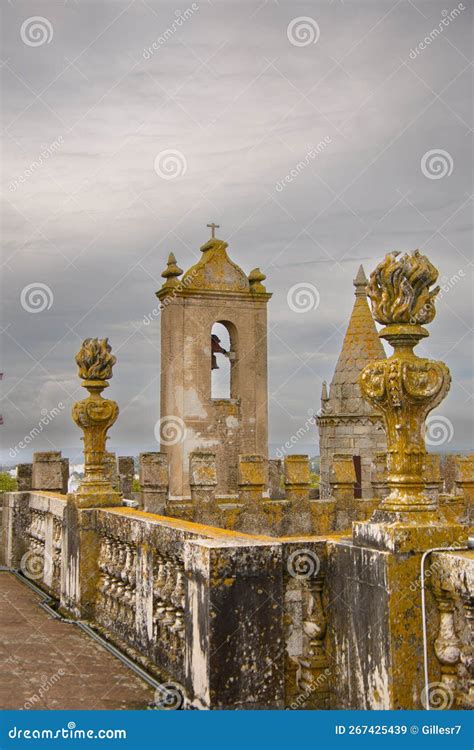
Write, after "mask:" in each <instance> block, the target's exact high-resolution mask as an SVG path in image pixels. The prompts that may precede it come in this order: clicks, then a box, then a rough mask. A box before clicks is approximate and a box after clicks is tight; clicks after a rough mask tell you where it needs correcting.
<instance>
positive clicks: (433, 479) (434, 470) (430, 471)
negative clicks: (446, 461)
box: [424, 453, 443, 500]
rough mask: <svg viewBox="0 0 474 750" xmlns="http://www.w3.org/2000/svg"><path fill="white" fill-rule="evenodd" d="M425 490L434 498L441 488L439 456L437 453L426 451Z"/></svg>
mask: <svg viewBox="0 0 474 750" xmlns="http://www.w3.org/2000/svg"><path fill="white" fill-rule="evenodd" d="M424 475H425V490H426V492H427V493H428V494H429V495H430V496H431V497H433V498H435V499H436V500H438V498H439V493H440V492H442V489H443V479H442V477H441V456H440V455H439V454H438V453H427V454H426V456H425V471H424Z"/></svg>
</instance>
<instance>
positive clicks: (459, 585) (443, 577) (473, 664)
mask: <svg viewBox="0 0 474 750" xmlns="http://www.w3.org/2000/svg"><path fill="white" fill-rule="evenodd" d="M431 558H432V559H431V561H430V570H431V572H432V575H431V576H430V578H429V588H430V590H431V593H432V594H433V597H434V600H435V602H436V609H437V613H438V617H437V618H436V620H435V622H436V625H435V628H434V629H433V628H432V633H431V636H432V656H431V659H430V665H429V666H430V671H429V674H430V678H429V683H430V689H429V700H430V704H431V706H432V707H433V708H453V709H455V708H463V709H471V710H472V709H474V550H470V551H465V552H463V551H453V552H434V553H433V554H432V555H431Z"/></svg>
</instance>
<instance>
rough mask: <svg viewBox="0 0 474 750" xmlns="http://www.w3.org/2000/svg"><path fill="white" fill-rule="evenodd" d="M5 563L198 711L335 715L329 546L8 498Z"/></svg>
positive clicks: (40, 496) (44, 499)
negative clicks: (331, 710)
mask: <svg viewBox="0 0 474 750" xmlns="http://www.w3.org/2000/svg"><path fill="white" fill-rule="evenodd" d="M7 508H8V513H7V523H8V528H7V529H6V535H7V536H8V538H9V539H10V543H9V553H8V555H7V557H8V562H7V564H8V565H9V566H10V567H13V568H19V569H21V570H23V572H24V573H25V575H28V572H27V568H26V566H25V560H26V562H28V561H29V560H30V558H31V559H32V560H33V561H34V569H31V573H32V575H31V578H34V582H35V583H36V584H37V585H38V586H40V587H41V588H43V589H44V590H45V591H46V592H47V593H49V594H50V595H51V596H53V597H55V598H56V599H57V600H58V607H59V609H60V611H61V612H62V613H63V614H64V615H66V616H69V617H72V618H78V619H81V620H83V621H87V622H89V623H90V624H91V625H92V627H94V628H95V629H96V630H98V631H99V632H100V633H101V634H102V635H103V636H105V637H106V638H107V639H108V640H111V641H113V642H114V643H115V644H116V645H117V646H118V647H119V648H121V649H122V650H123V651H124V652H125V653H127V654H128V655H129V656H130V657H131V658H133V659H134V660H135V661H137V662H138V663H140V664H141V665H142V666H144V667H145V668H146V669H147V670H148V671H149V672H150V673H152V674H154V675H155V677H156V678H157V679H159V680H160V681H162V682H173V683H177V684H178V686H180V689H182V692H183V695H185V696H186V701H187V705H188V706H190V707H195V708H283V707H289V708H294V709H299V708H326V707H328V705H329V698H330V683H331V680H332V672H331V670H329V671H327V670H328V659H327V655H326V633H327V631H328V630H329V629H330V623H327V622H326V615H325V604H324V600H325V597H326V593H325V591H324V588H323V584H324V580H325V571H326V540H325V539H324V538H321V537H320V538H318V539H316V540H314V539H309V538H308V537H301V538H291V539H289V538H280V539H272V538H270V537H265V536H251V535H247V534H244V533H242V532H232V531H228V530H224V529H219V528H216V527H211V526H205V525H201V524H196V523H192V522H187V521H182V520H179V519H172V518H167V517H163V516H157V515H153V514H150V513H145V512H143V511H138V510H133V509H131V508H122V507H117V508H85V509H78V508H77V507H76V506H75V504H74V502H72V499H71V498H70V499H69V501H68V502H67V503H66V502H65V498H63V497H61V496H54V495H53V493H35V492H31V493H9V494H8V495H7Z"/></svg>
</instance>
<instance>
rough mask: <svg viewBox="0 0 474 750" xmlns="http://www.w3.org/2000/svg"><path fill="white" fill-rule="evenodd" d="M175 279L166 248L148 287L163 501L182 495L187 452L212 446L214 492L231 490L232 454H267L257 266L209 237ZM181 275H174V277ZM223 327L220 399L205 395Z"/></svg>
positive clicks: (263, 303) (263, 314)
mask: <svg viewBox="0 0 474 750" xmlns="http://www.w3.org/2000/svg"><path fill="white" fill-rule="evenodd" d="M211 227H212V235H213V236H212V237H211V238H210V239H209V240H208V242H206V243H205V244H204V245H203V246H202V247H201V252H202V257H201V259H200V260H199V262H198V263H196V264H195V265H194V266H192V267H191V268H190V269H189V270H188V271H186V273H185V274H184V275H183V276H182V277H181V275H182V273H183V272H182V270H181V269H180V268H179V267H178V266H177V264H176V259H175V257H174V255H173V254H171V255H170V256H169V259H168V265H167V267H166V268H165V270H164V271H163V273H162V276H163V277H164V279H165V282H164V284H163V286H162V287H161V289H160V290H159V291H158V292H157V293H156V294H157V297H158V299H159V300H160V302H161V310H162V312H161V416H160V438H161V450H162V451H164V452H166V453H167V455H168V459H169V465H170V499H171V500H176V501H179V500H186V499H188V498H189V497H190V488H189V455H190V453H191V452H194V451H202V452H209V451H211V452H215V453H216V460H217V482H218V484H217V494H218V496H219V497H220V498H222V497H224V498H225V497H226V496H230V497H232V496H235V495H237V465H238V455H239V453H258V454H261V455H263V456H267V455H268V404H267V302H268V300H269V299H270V297H271V294H268V293H267V291H266V289H265V287H264V286H263V284H262V282H263V281H264V280H265V276H264V275H263V274H262V273H261V271H260V270H259V269H258V268H255V269H254V270H253V271H251V272H250V274H249V275H248V276H246V275H245V273H244V272H243V271H242V269H241V268H239V266H238V265H236V264H235V263H233V262H232V261H231V260H230V258H229V256H228V255H227V252H226V250H227V247H228V245H227V243H226V242H223V241H222V240H219V239H217V237H215V236H214V231H215V228H216V227H215V225H211ZM180 277H181V278H180ZM216 323H220V324H222V325H223V326H224V327H225V328H226V329H227V332H228V335H229V341H230V351H228V352H227V355H226V356H227V357H228V359H229V360H230V387H229V392H228V394H227V395H228V398H213V397H212V391H211V372H212V367H213V364H214V356H213V351H214V344H213V343H212V340H211V336H212V329H213V326H214V325H215V324H216Z"/></svg>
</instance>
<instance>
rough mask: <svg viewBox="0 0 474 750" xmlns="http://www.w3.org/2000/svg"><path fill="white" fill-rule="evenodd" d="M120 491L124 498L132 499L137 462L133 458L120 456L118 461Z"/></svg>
mask: <svg viewBox="0 0 474 750" xmlns="http://www.w3.org/2000/svg"><path fill="white" fill-rule="evenodd" d="M117 467H118V476H119V484H120V491H121V493H122V495H123V497H124V498H126V499H128V500H130V499H132V492H133V479H134V476H135V460H134V458H133V456H119V457H118V460H117Z"/></svg>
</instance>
